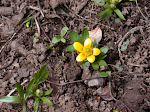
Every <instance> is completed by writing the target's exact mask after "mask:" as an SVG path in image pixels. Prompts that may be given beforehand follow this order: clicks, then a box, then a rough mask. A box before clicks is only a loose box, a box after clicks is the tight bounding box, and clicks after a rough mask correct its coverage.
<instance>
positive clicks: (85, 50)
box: [73, 38, 101, 63]
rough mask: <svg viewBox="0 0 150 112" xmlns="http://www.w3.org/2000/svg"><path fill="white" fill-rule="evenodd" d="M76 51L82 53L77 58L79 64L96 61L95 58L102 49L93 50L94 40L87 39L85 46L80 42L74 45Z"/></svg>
mask: <svg viewBox="0 0 150 112" xmlns="http://www.w3.org/2000/svg"><path fill="white" fill-rule="evenodd" d="M73 46H74V48H75V50H77V51H78V52H80V54H79V55H78V56H77V57H76V60H77V61H78V62H81V61H84V60H86V59H87V60H88V61H89V62H90V63H93V62H94V61H95V56H97V55H99V54H100V53H101V51H100V49H98V48H93V44H92V40H91V39H90V38H87V39H86V40H85V42H84V46H83V45H82V44H81V43H80V42H75V43H74V44H73Z"/></svg>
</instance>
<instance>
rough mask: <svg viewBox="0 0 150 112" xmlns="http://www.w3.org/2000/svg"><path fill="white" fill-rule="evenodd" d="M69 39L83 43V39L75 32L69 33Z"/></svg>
mask: <svg viewBox="0 0 150 112" xmlns="http://www.w3.org/2000/svg"><path fill="white" fill-rule="evenodd" d="M69 37H70V40H71V41H72V42H80V43H82V40H81V37H80V36H79V35H78V33H76V32H75V31H70V32H69Z"/></svg>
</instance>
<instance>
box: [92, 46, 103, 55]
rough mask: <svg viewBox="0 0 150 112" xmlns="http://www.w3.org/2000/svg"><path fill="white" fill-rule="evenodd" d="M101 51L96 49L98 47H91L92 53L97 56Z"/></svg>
mask: <svg viewBox="0 0 150 112" xmlns="http://www.w3.org/2000/svg"><path fill="white" fill-rule="evenodd" d="M100 53H101V50H100V49H98V48H93V55H94V56H97V55H99V54H100Z"/></svg>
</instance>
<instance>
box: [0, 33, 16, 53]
mask: <svg viewBox="0 0 150 112" xmlns="http://www.w3.org/2000/svg"><path fill="white" fill-rule="evenodd" d="M15 35H16V33H14V34H13V35H12V37H11V38H10V39H9V40H8V41H7V42H6V43H5V44H4V46H3V47H2V48H1V50H0V54H1V52H2V50H3V49H4V48H5V47H6V45H7V44H9V42H10V41H11V40H12V39H13V38H14V37H15Z"/></svg>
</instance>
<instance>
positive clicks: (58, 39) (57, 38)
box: [52, 35, 61, 44]
mask: <svg viewBox="0 0 150 112" xmlns="http://www.w3.org/2000/svg"><path fill="white" fill-rule="evenodd" d="M60 40H61V36H60V35H55V36H54V38H53V39H52V43H53V44H56V43H58V42H60Z"/></svg>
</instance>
